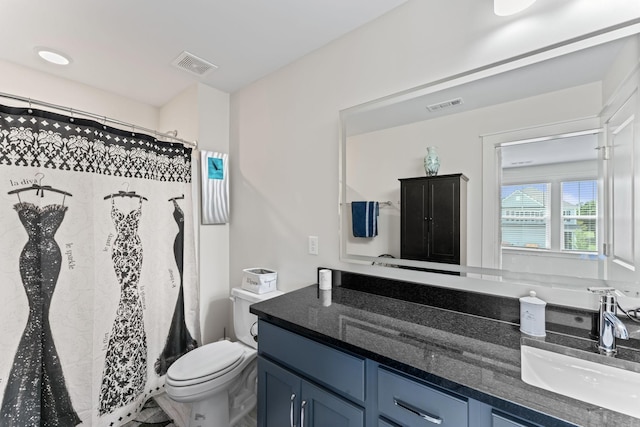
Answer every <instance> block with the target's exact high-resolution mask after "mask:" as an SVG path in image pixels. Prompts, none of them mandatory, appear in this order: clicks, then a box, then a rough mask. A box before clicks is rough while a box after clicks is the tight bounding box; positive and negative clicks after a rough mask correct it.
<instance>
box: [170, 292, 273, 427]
mask: <svg viewBox="0 0 640 427" xmlns="http://www.w3.org/2000/svg"><path fill="white" fill-rule="evenodd" d="M278 295H282V292H280V291H273V292H268V293H264V294H256V293H253V292H249V291H247V290H244V289H241V288H232V289H231V300H232V301H233V327H234V332H235V334H236V336H237V337H238V341H236V342H231V341H228V340H223V341H217V342H214V343H211V344H206V345H203V346H202V347H198V348H196V349H194V350H192V351H190V352H188V353H187V354H185V355H184V356H182V357H181V358H179V359H178V360H177V361H176V362H175V363H173V365H171V367H169V370H168V371H167V377H166V383H165V390H166V392H167V396H169V397H170V398H171V399H173V400H175V401H176V402H182V403H191V405H192V406H191V415H190V418H189V426H190V427H205V426H206V427H230V426H233V425H235V424H236V423H237V422H238V421H240V420H241V419H242V418H243V417H244V416H245V415H246V414H247V413H248V412H250V411H251V410H252V409H253V408H254V407H255V405H256V401H257V396H256V379H257V364H256V356H257V348H258V343H257V341H256V339H255V338H254V337H255V336H257V331H258V325H257V321H258V319H257V317H256V316H255V315H253V314H251V313H250V312H249V306H250V305H251V304H253V303H256V302H260V301H265V300H267V299H270V298H274V297H276V296H278Z"/></svg>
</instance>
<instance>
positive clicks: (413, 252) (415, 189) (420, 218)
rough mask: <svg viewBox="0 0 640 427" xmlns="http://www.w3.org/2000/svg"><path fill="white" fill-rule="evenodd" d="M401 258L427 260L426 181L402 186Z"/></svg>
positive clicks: (411, 182) (407, 183) (405, 183)
mask: <svg viewBox="0 0 640 427" xmlns="http://www.w3.org/2000/svg"><path fill="white" fill-rule="evenodd" d="M400 198H401V209H400V211H401V218H400V227H401V234H402V237H401V239H400V257H401V258H402V259H414V260H426V259H427V258H428V247H427V216H426V211H425V203H426V198H427V194H426V186H425V183H424V181H422V180H418V181H406V182H402V184H401V195H400Z"/></svg>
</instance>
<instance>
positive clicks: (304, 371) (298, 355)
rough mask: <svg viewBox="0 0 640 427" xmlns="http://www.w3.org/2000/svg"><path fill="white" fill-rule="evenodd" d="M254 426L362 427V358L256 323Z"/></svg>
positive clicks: (363, 414)
mask: <svg viewBox="0 0 640 427" xmlns="http://www.w3.org/2000/svg"><path fill="white" fill-rule="evenodd" d="M258 342H259V345H258V349H259V356H258V427H287V426H289V427H292V426H295V427H325V426H331V427H364V425H365V424H364V423H365V411H364V400H365V389H364V387H365V378H364V376H365V359H363V358H359V357H355V356H353V355H350V354H347V353H345V352H342V351H339V350H336V349H334V348H331V347H329V346H326V345H323V344H320V343H318V342H316V341H313V340H310V339H307V338H304V337H302V336H300V335H297V334H295V333H292V332H290V331H287V330H285V329H282V328H279V327H277V326H274V325H271V324H270V323H267V322H264V321H260V325H259V339H258Z"/></svg>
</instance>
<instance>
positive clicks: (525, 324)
mask: <svg viewBox="0 0 640 427" xmlns="http://www.w3.org/2000/svg"><path fill="white" fill-rule="evenodd" d="M546 305H547V303H546V302H544V301H542V300H541V299H540V298H537V297H536V293H535V292H534V291H531V292H529V296H528V297H522V298H520V331H521V332H523V333H525V334H527V335H531V336H534V337H544V336H546V335H547V333H546V332H545V316H544V315H545V307H546Z"/></svg>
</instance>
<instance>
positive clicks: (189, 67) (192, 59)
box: [171, 51, 218, 76]
mask: <svg viewBox="0 0 640 427" xmlns="http://www.w3.org/2000/svg"><path fill="white" fill-rule="evenodd" d="M171 65H173V66H174V67H176V68H180V69H181V70H184V71H187V72H189V73H191V74H195V75H196V76H204V75H205V74H207V73H209V72H210V71H212V70H215V69H216V68H218V67H217V66H215V65H213V64H212V63H210V62H208V61H205V60H204V59H202V58H198V57H197V56H195V55H194V54H192V53H189V52H187V51H184V52H182V53H181V54H180V56H178V57H177V58H176V59H175V60H174V61H173V62H172V63H171Z"/></svg>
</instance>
